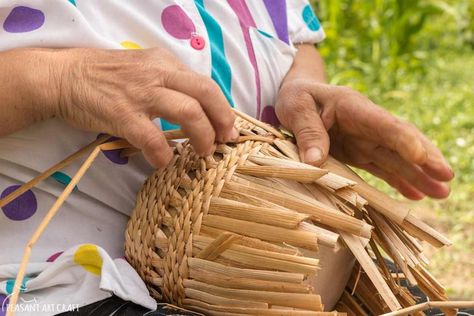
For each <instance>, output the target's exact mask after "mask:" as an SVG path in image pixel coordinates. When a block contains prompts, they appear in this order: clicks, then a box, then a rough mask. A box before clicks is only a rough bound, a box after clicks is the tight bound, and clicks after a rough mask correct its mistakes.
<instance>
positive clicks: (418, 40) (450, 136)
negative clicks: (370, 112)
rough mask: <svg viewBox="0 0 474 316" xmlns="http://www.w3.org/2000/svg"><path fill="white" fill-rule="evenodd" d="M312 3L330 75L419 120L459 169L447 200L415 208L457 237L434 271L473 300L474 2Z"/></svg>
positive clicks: (374, 0)
mask: <svg viewBox="0 0 474 316" xmlns="http://www.w3.org/2000/svg"><path fill="white" fill-rule="evenodd" d="M313 5H314V7H315V9H316V12H317V15H318V17H319V18H320V20H321V22H322V25H323V27H324V29H325V31H326V34H327V39H326V40H325V41H324V42H323V43H321V44H320V45H319V46H318V48H319V50H320V52H321V54H322V55H323V57H324V58H325V60H326V65H327V72H328V78H329V80H330V82H331V83H333V84H339V85H347V86H351V87H353V88H355V89H357V90H359V91H361V92H363V93H365V94H366V95H368V96H369V97H370V98H371V99H372V100H373V101H374V102H376V103H378V104H380V105H382V106H384V107H385V108H387V109H389V110H390V111H391V112H392V113H395V114H396V115H398V116H401V117H402V118H404V119H406V120H409V121H411V122H413V123H414V124H415V125H417V126H418V127H419V128H420V129H421V130H422V131H423V132H424V133H425V134H427V135H428V136H429V137H430V138H431V139H432V140H433V142H434V143H435V144H436V145H437V146H438V147H439V148H440V149H441V150H442V151H443V153H444V154H445V156H446V157H447V159H448V160H449V162H450V163H451V164H452V166H453V167H454V170H455V172H456V178H455V180H454V181H453V183H452V186H451V187H452V194H451V196H450V198H449V199H447V200H445V201H433V200H429V199H427V200H425V201H423V202H421V203H417V204H416V205H417V208H421V210H420V211H421V213H420V216H423V217H424V219H425V220H427V221H428V222H430V224H432V225H434V226H436V227H437V228H438V229H441V230H442V231H444V232H445V233H446V234H447V235H448V236H449V237H450V238H451V239H452V240H453V242H454V245H453V246H452V247H450V248H448V249H443V250H438V251H436V252H434V253H433V254H432V257H431V260H432V263H431V266H430V269H431V270H432V271H433V272H434V274H435V275H436V276H438V277H439V278H440V279H441V281H442V282H443V283H444V284H446V285H447V287H448V291H449V292H450V293H451V294H452V296H454V297H457V298H465V299H466V298H468V299H474V1H473V0H372V1H360V0H313ZM364 175H365V177H366V178H367V179H368V180H369V182H371V183H373V184H375V185H376V186H378V187H379V188H381V189H382V190H384V191H386V192H388V193H389V194H392V195H395V196H397V197H400V196H399V195H397V194H396V193H395V192H393V190H391V189H390V188H389V187H388V186H387V185H386V184H385V183H383V182H382V181H380V180H377V179H375V178H373V177H370V176H368V175H367V174H364ZM420 205H421V207H420ZM423 209H429V210H430V211H423ZM428 251H429V252H430V251H431V249H428Z"/></svg>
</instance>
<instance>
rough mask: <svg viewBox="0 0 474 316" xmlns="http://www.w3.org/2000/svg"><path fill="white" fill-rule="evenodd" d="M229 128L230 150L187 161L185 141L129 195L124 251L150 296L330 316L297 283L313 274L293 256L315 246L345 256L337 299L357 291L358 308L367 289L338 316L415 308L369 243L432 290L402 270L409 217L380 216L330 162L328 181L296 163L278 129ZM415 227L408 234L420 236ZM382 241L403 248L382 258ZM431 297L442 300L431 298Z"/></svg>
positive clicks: (312, 262) (221, 308)
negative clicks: (349, 263)
mask: <svg viewBox="0 0 474 316" xmlns="http://www.w3.org/2000/svg"><path fill="white" fill-rule="evenodd" d="M236 127H237V129H238V130H239V131H240V134H241V137H240V139H239V141H238V142H236V143H234V144H221V145H218V147H217V150H216V152H215V154H214V155H213V156H211V157H206V158H200V157H198V156H197V155H196V154H195V153H194V152H193V150H192V147H191V145H190V144H188V142H183V143H176V144H175V156H174V158H173V160H172V162H171V163H170V164H169V166H168V167H167V168H165V169H160V170H157V171H156V172H155V173H153V174H152V175H151V176H150V177H149V178H148V179H147V180H146V182H145V184H144V186H143V188H142V189H141V191H140V192H139V194H138V197H137V203H136V206H135V209H134V211H133V214H132V216H131V218H130V221H129V224H128V227H127V231H126V235H125V239H126V240H125V253H126V258H127V260H128V261H129V262H130V263H131V264H132V266H133V267H134V268H135V269H136V270H137V271H138V273H139V274H140V276H141V277H142V278H143V280H144V281H145V283H146V284H147V286H148V288H149V290H150V292H151V294H152V296H154V297H155V298H156V299H160V300H164V301H166V302H169V303H172V304H176V305H178V306H182V307H185V308H189V309H191V310H194V311H198V312H203V313H209V314H215V315H237V314H255V315H325V314H328V315H329V314H331V315H337V314H338V312H332V313H323V312H322V311H323V308H324V306H323V305H322V303H321V298H320V296H319V295H318V294H317V293H314V289H313V287H312V286H311V285H310V284H308V282H307V279H308V278H309V277H311V276H313V275H315V274H316V273H317V271H318V269H320V268H323V269H324V267H320V266H319V262H318V260H317V259H315V258H312V257H310V256H305V255H304V252H305V250H311V251H317V250H318V244H319V245H321V244H323V245H325V246H327V247H333V248H337V247H341V246H343V247H349V248H350V249H351V251H352V252H354V254H355V256H356V258H357V259H358V261H359V264H358V265H357V266H356V267H355V268H354V274H353V276H352V277H351V280H350V281H349V284H348V291H350V290H351V289H352V290H354V291H353V292H357V291H356V289H357V287H358V285H357V284H358V283H359V282H360V284H362V285H365V286H366V287H369V288H370V290H372V291H373V292H379V294H380V295H378V296H377V295H375V296H373V297H372V300H373V301H374V303H369V304H366V305H367V306H365V307H364V308H362V307H359V305H362V303H361V302H362V300H364V295H365V299H366V300H367V297H366V296H367V295H368V294H367V293H365V292H364V291H363V290H367V289H365V288H363V286H359V289H358V290H359V292H358V293H359V294H358V293H356V294H355V295H351V294H354V293H349V292H347V291H346V292H345V293H344V295H343V296H342V298H341V301H340V304H339V305H338V307H339V308H338V310H340V311H342V312H352V313H354V314H356V315H357V314H362V310H363V309H365V312H368V313H369V314H370V313H371V312H374V313H379V312H384V311H390V310H396V309H399V308H401V307H404V306H410V305H413V304H414V303H415V301H414V300H413V298H412V297H411V296H410V295H409V292H408V291H407V290H406V289H405V288H404V287H402V286H401V285H400V284H399V283H397V282H392V281H393V279H392V276H389V275H388V274H390V273H389V272H387V271H388V270H387V271H385V270H386V269H384V266H383V263H382V261H383V259H382V260H381V256H380V253H379V251H378V249H377V248H378V245H379V244H382V246H385V247H382V248H383V249H384V250H385V248H387V249H388V250H387V252H388V253H389V254H390V255H391V256H392V257H396V259H399V258H398V257H397V256H398V253H397V251H400V252H404V251H405V252H408V251H409V252H410V253H413V258H408V259H405V257H406V256H405V257H403V258H402V259H400V260H403V262H405V266H406V267H405V266H404V267H405V269H403V272H405V276H404V277H405V278H409V279H411V278H412V277H413V279H414V280H419V279H420V277H419V276H420V275H423V276H424V280H423V282H425V283H426V284H428V285H431V284H433V283H435V280H434V279H431V276H427V274H426V273H423V272H420V271H422V270H420V269H424V268H418V266H417V265H413V267H411V266H410V264H411V263H412V261H413V262H415V263H419V261H420V260H419V259H418V258H421V250H419V249H417V247H416V246H417V242H416V241H415V238H413V237H412V236H411V235H410V236H408V233H407V231H408V230H409V228H408V227H411V226H410V222H409V221H407V218H408V219H409V218H411V217H410V216H411V215H410V214H408V213H405V214H400V212H399V209H397V208H396V207H394V209H395V210H387V212H382V213H380V212H379V211H380V210H381V209H377V207H376V206H377V205H375V206H374V207H372V206H371V205H370V203H369V202H368V201H367V200H366V197H363V196H362V195H363V194H358V192H356V190H354V189H353V187H354V185H355V184H356V182H355V181H356V180H357V178H355V177H354V176H353V175H351V173H350V171H348V170H347V169H344V170H345V171H344V172H342V173H341V174H343V175H344V177H342V176H340V175H336V174H335V173H334V170H336V169H337V170H343V169H341V168H342V167H341V165H339V164H338V163H336V162H334V161H333V163H332V168H331V169H333V170H332V172H329V171H328V170H327V169H319V168H316V167H312V166H308V165H305V164H303V163H301V162H299V158H298V154H297V148H296V146H295V145H294V143H293V142H292V141H291V139H288V138H287V137H286V136H284V135H283V134H282V133H280V132H279V131H278V130H275V129H274V128H272V127H270V126H268V125H266V124H263V123H261V122H258V121H256V120H254V119H251V118H249V117H246V116H245V117H243V118H242V117H239V118H238V119H237V121H236ZM344 167H345V166H344ZM338 168H339V169H338ZM349 176H350V178H352V179H349ZM364 188H365V187H363V186H361V187H360V190H361V191H363V189H364ZM359 193H361V192H359ZM375 204H376V203H375ZM385 206H387V205H385ZM385 206H384V207H385ZM390 212H392V213H393V214H392V213H390ZM373 226H375V227H376V231H372V229H373ZM412 226H414V225H412ZM379 227H382V228H383V229H382V230H380V231H379ZM417 229H418V228H413V227H411V233H412V234H413V235H415V236H416V237H419V236H422V235H423V234H422V233H419V229H418V230H417ZM388 231H389V233H388ZM392 232H393V236H392ZM375 233H377V234H378V235H375V239H374V238H373V237H374V234H375ZM425 235H428V234H425ZM371 237H372V238H371ZM369 238H371V239H370V242H369V244H367V242H368V241H369ZM427 238H428V237H427ZM394 239H396V240H397V242H398V240H401V241H402V244H404V245H406V246H404V247H406V248H407V249H403V250H397V248H395V249H391V248H390V247H391V242H392V241H393V240H394ZM428 239H429V238H428ZM431 239H435V241H434V243H435V242H436V240H439V239H440V238H438V239H436V236H435V237H431ZM354 240H355V242H354ZM363 240H365V241H366V242H365V243H364V244H363V243H362V241H363ZM375 242H377V246H375ZM440 243H441V242H440ZM366 245H367V248H368V247H371V249H372V252H371V254H370V255H369V254H368V253H367V251H366V249H365V246H366ZM374 248H375V250H374ZM402 248H403V247H402ZM358 251H360V253H359V252H358ZM374 252H375V254H374ZM367 258H369V259H368V260H370V261H371V262H372V263H369V262H367V260H366V259H367ZM377 259H378V260H377ZM407 260H408V261H409V260H412V261H409V262H408V265H407V264H406V262H407ZM374 261H375V262H377V264H378V266H376V265H375V264H374V263H373V262H374ZM396 262H397V263H399V262H398V261H396ZM401 262H402V261H400V263H401ZM372 265H373V266H372ZM420 266H422V265H420ZM374 267H375V268H374ZM361 270H363V271H365V272H364V273H362V275H361ZM423 271H424V270H423ZM406 274H410V275H409V276H407V275H406ZM377 280H379V281H380V280H381V281H382V282H383V284H380V282H378V281H377ZM373 292H372V295H373ZM432 292H433V291H432ZM431 294H432V296H433V297H434V298H437V299H446V296H445V294H444V290H442V289H439V291H437V292H436V293H434V294H433V293H431ZM436 295H437V296H436ZM370 300H371V299H369V301H370ZM354 304H355V305H357V308H356V307H354V306H355V305H354Z"/></svg>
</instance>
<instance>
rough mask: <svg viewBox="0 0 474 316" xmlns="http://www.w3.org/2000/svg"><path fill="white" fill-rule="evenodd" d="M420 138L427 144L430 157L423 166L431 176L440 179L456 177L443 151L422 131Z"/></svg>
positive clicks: (447, 179)
mask: <svg viewBox="0 0 474 316" xmlns="http://www.w3.org/2000/svg"><path fill="white" fill-rule="evenodd" d="M420 134H421V135H420V138H421V140H422V142H423V145H424V146H425V149H426V152H427V156H428V159H427V161H426V163H425V164H423V165H421V168H423V170H424V171H425V172H426V173H427V174H428V175H429V176H431V177H433V178H435V179H437V180H440V181H450V180H452V179H453V178H454V172H453V169H452V168H451V166H450V165H449V164H448V162H447V161H446V159H445V158H444V156H443V154H442V153H441V151H440V150H439V149H438V148H437V147H436V146H435V145H434V144H433V143H432V142H431V141H430V140H429V139H428V137H426V136H425V135H423V134H422V133H420Z"/></svg>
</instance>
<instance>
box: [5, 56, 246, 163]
mask: <svg viewBox="0 0 474 316" xmlns="http://www.w3.org/2000/svg"><path fill="white" fill-rule="evenodd" d="M1 58H2V62H4V61H5V62H8V69H10V70H11V72H12V78H14V80H13V82H16V84H15V83H10V82H11V81H12V80H11V79H12V78H10V79H9V80H10V81H8V80H7V79H5V77H4V79H5V80H4V81H3V82H0V86H1V85H2V84H3V85H11V86H12V87H11V88H10V89H8V88H6V89H7V90H9V91H12V94H15V91H18V92H16V94H18V95H19V96H17V100H16V102H15V100H13V99H14V96H10V100H9V99H8V96H7V100H6V101H5V104H7V105H8V104H10V106H8V108H9V109H5V110H6V111H7V110H8V111H10V112H11V115H6V120H7V123H6V125H7V126H6V127H5V130H6V131H2V134H5V133H9V132H13V131H15V130H18V129H20V128H23V127H25V126H27V125H29V124H31V123H32V122H34V121H38V120H42V119H46V118H48V117H52V116H59V117H61V118H62V119H64V120H65V121H67V122H68V123H70V124H71V125H73V126H75V127H78V128H81V129H85V130H89V131H97V132H105V133H108V134H111V135H115V136H119V137H123V138H125V139H127V140H128V141H129V142H130V143H131V144H132V145H133V146H135V147H137V148H139V149H141V150H142V151H143V153H144V156H145V158H146V159H147V160H148V161H149V162H150V163H151V164H152V165H154V166H155V167H162V166H165V165H166V164H167V163H168V162H169V160H170V159H171V157H172V152H171V149H170V147H169V146H168V143H167V141H166V139H165V137H164V135H163V134H162V132H161V131H160V130H159V129H158V128H157V127H156V126H155V125H154V124H153V122H152V119H154V118H157V117H160V118H164V119H166V120H168V121H170V122H172V123H176V124H180V125H181V127H182V129H183V130H184V132H185V133H186V134H187V136H189V137H190V140H191V143H192V145H193V146H194V148H195V150H196V152H197V153H198V154H201V155H208V154H210V153H211V152H212V151H213V150H214V146H215V145H214V143H215V142H216V141H218V142H225V141H228V140H231V139H233V138H236V137H237V136H238V133H237V131H236V130H235V129H234V128H233V123H234V119H235V117H234V113H233V111H232V109H231V107H230V105H229V104H228V102H227V100H226V98H225V96H224V94H223V93H222V92H221V90H220V88H219V86H218V85H217V84H216V83H215V82H214V81H213V80H212V79H211V78H209V77H207V76H204V75H199V74H197V73H195V72H192V71H191V70H189V69H188V68H187V67H186V66H185V65H183V64H182V63H181V62H179V61H178V60H177V59H176V58H175V57H174V56H173V55H172V54H171V53H169V52H168V51H166V50H164V49H159V48H155V49H145V50H102V49H79V48H78V49H61V50H53V49H50V50H48V49H18V50H13V51H10V52H7V53H2V57H1ZM5 67H7V66H5ZM20 77H21V80H20V79H18V78H20ZM17 79H18V81H19V82H17V81H16V80H17ZM19 84H21V85H25V86H26V88H24V89H23V88H21V89H20V86H19ZM14 89H16V90H14ZM19 89H20V90H21V91H23V90H24V91H23V92H20V90H19ZM5 107H7V106H5ZM13 108H15V109H13ZM20 108H21V109H20ZM2 117H3V116H2ZM30 117H32V119H29V118H30ZM19 121H21V122H20V123H19ZM4 126H5V125H4Z"/></svg>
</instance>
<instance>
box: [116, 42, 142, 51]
mask: <svg viewBox="0 0 474 316" xmlns="http://www.w3.org/2000/svg"><path fill="white" fill-rule="evenodd" d="M120 45H122V47H123V48H126V49H142V47H141V46H140V45H138V44H137V43H134V42H131V41H124V42H122V43H120Z"/></svg>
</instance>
